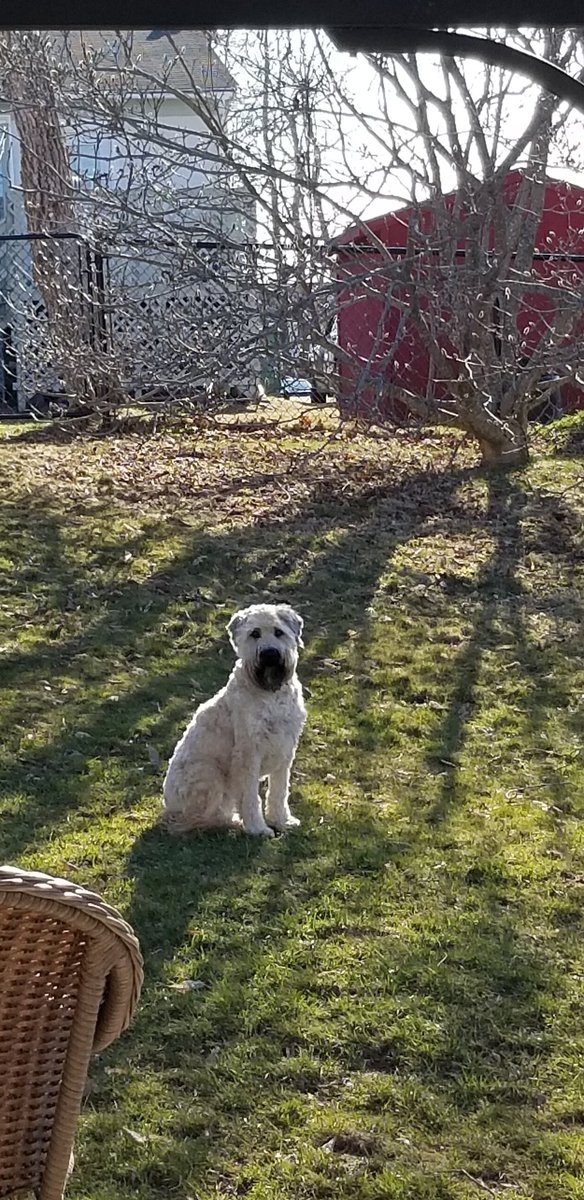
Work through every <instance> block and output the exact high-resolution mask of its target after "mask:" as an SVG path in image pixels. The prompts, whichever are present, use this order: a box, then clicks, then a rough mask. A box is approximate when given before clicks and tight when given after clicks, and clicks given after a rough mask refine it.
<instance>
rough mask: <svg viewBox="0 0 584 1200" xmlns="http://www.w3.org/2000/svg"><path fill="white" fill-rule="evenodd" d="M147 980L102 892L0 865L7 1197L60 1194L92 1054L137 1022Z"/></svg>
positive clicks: (1, 1128) (0, 1092)
mask: <svg viewBox="0 0 584 1200" xmlns="http://www.w3.org/2000/svg"><path fill="white" fill-rule="evenodd" d="M142 978H143V967H142V956H141V954H140V947H139V945H138V942H137V939H136V938H135V936H134V934H133V932H132V930H131V929H130V927H129V925H126V923H125V921H123V920H122V918H121V917H120V915H119V913H117V912H116V911H115V909H113V908H110V907H109V905H107V904H105V903H104V902H103V900H101V899H100V897H99V896H96V895H95V894H94V893H93V892H89V891H86V889H85V888H82V887H78V886H77V885H76V884H73V883H67V881H66V880H64V879H54V878H52V877H51V876H50V875H42V874H40V873H38V872H37V871H21V870H19V869H18V868H17V867H1V868H0V1197H7V1196H12V1195H14V1193H18V1192H34V1193H35V1194H36V1195H37V1196H38V1197H39V1200H61V1197H62V1195H63V1189H64V1187H65V1184H66V1182H67V1179H68V1176H69V1174H70V1169H71V1165H72V1161H73V1159H72V1146H73V1138H74V1134H75V1127H76V1124H77V1119H78V1117H79V1110H80V1107H81V1101H82V1096H83V1089H84V1086H85V1082H86V1078H87V1068H88V1064H89V1058H90V1055H91V1054H92V1053H95V1052H96V1051H98V1050H103V1048H104V1047H105V1046H108V1045H109V1043H110V1042H113V1041H114V1039H115V1038H117V1037H118V1035H119V1034H120V1033H122V1032H123V1030H124V1029H126V1027H127V1026H128V1025H129V1023H130V1020H131V1017H132V1014H133V1012H134V1009H135V1007H136V1004H137V1002H138V997H139V995H140V989H141V986H142Z"/></svg>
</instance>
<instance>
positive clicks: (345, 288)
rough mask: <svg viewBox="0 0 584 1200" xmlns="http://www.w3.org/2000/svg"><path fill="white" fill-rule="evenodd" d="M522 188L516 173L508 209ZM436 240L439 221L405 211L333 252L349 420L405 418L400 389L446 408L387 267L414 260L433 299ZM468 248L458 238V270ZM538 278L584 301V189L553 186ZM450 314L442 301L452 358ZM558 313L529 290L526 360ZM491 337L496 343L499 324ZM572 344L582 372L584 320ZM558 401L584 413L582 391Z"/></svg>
mask: <svg viewBox="0 0 584 1200" xmlns="http://www.w3.org/2000/svg"><path fill="white" fill-rule="evenodd" d="M522 179H523V176H522V174H521V172H520V171H515V172H513V173H511V174H510V175H508V176H507V178H506V180H505V184H504V194H505V199H506V200H507V202H508V204H509V207H510V208H511V207H512V206H513V204H514V202H515V200H516V197H517V193H518V190H519V187H520V185H521V182H522ZM456 200H457V195H456V193H452V194H451V195H450V196H447V197H446V198H445V201H444V206H445V210H446V213H448V212H452V210H453V207H454V204H455V203H456ZM463 220H464V214H462V221H463ZM459 228H460V226H459ZM434 231H435V211H434V210H433V209H432V208H431V207H428V208H422V209H420V208H418V209H415V210H414V209H413V208H403V209H400V210H398V211H396V212H391V213H387V214H385V215H384V216H382V217H375V218H374V219H373V220H371V221H369V222H368V223H367V225H366V227H364V228H363V227H362V228H360V229H358V228H356V227H352V228H351V229H348V230H347V231H346V232H345V233H344V234H343V235H342V236H341V237H340V238H339V239H338V241H337V243H336V248H337V278H338V280H339V285H340V286H339V297H338V315H337V321H338V342H339V348H340V350H341V351H342V352H343V353H341V354H340V355H339V375H340V398H341V405H342V408H343V410H344V412H345V414H347V415H348V414H349V413H353V414H354V413H355V412H357V413H360V414H361V415H363V416H368V415H373V413H375V414H376V415H377V416H379V415H381V416H384V415H385V416H394V417H395V416H403V415H404V413H405V411H406V408H405V405H404V402H403V401H400V399H399V390H400V389H404V390H407V391H408V392H410V393H413V394H414V395H416V396H419V397H422V398H423V397H427V396H428V397H429V396H434V397H436V398H437V399H444V398H446V396H447V394H448V383H447V381H441V380H440V379H436V378H435V377H434V375H433V372H432V368H431V364H430V359H429V355H428V352H427V350H426V348H425V346H424V344H423V341H422V337H421V334H420V333H419V332H418V329H417V328H416V327H415V325H414V322H413V321H412V320H411V318H409V317H408V316H407V314H406V315H405V317H404V315H403V314H402V310H401V309H400V307H399V306H398V304H397V303H396V302H395V299H394V302H393V303H392V296H393V297H394V298H397V297H399V290H398V289H399V286H400V285H399V280H398V281H397V282H396V274H395V267H394V266H392V269H391V276H390V274H389V272H388V267H387V263H388V259H389V260H390V261H391V262H392V263H397V262H399V260H400V259H401V258H402V257H403V256H404V255H405V254H406V253H407V255H408V260H409V262H410V263H411V262H412V258H413V257H414V258H415V262H416V263H417V264H419V265H418V266H417V267H416V272H417V276H416V277H417V284H418V295H420V293H423V291H424V288H425V287H426V286H427V291H428V293H429V291H430V288H431V279H432V276H433V277H434V280H435V281H436V279H437V275H436V269H437V268H438V269H439V268H440V264H441V251H440V249H439V248H437V249H434V248H433V247H432V240H433V237H434ZM464 244H465V239H464V238H463V237H461V238H460V240H459V242H458V243H457V246H456V249H455V255H454V257H455V261H456V263H457V265H459V264H462V263H464V260H465V249H464ZM384 264H385V275H384ZM410 270H411V268H410ZM533 275H535V277H536V278H538V279H541V280H542V282H545V283H546V284H548V285H549V284H551V285H553V284H554V283H555V284H556V285H557V284H558V283H559V282H560V281H561V283H562V285H566V284H567V283H569V284H570V285H571V286H572V288H573V289H574V290H575V291H576V292H577V293H578V294H583V295H584V188H579V187H575V186H574V185H573V184H569V183H564V182H561V181H558V180H552V179H549V180H548V181H547V183H546V188H545V198H544V206H543V216H542V219H541V221H540V223H539V228H538V231H537V238H536V255H535V257H534V263H533V272H532V277H533ZM410 277H411V276H410ZM422 281H423V282H422ZM425 281H427V284H426V282H425ZM420 284H422V286H421V287H420ZM436 286H437V287H440V284H439V283H438V284H437V285H436ZM441 303H442V301H441V299H440V304H441ZM420 307H423V295H422V299H421V300H420ZM447 307H448V305H447V299H446V298H445V301H444V310H445V311H444V322H443V329H444V331H445V332H444V334H443V335H442V337H441V344H442V345H443V346H444V347H445V349H446V350H447V351H448V350H449V349H450V347H449V344H448V333H447V329H448V314H447V311H446V310H447ZM553 312H554V300H553V297H550V294H549V292H548V293H547V294H546V293H544V292H542V293H537V292H533V291H532V290H531V289H530V291H529V293H526V294H525V295H524V298H523V300H522V302H521V310H520V312H519V314H518V318H517V326H518V332H519V334H520V338H521V350H522V353H524V354H525V355H526V356H527V357H528V356H529V352H530V350H531V351H533V350H534V349H535V348H536V346H537V344H538V342H539V340H540V339H541V337H542V332H543V328H544V327H545V322H546V317H548V316H551V315H552V314H553ZM493 337H494V339H495V341H496V323H495V327H494V329H493ZM572 337H574V340H575V342H577V344H578V350H579V352H578V354H577V355H575V356H574V363H573V365H574V366H577V364H578V359H580V358H581V356H582V350H581V347H582V344H583V342H584V313H583V320H582V326H581V328H580V329H579V331H578V336H577V338H575V335H574V334H573V333H572ZM396 393H397V396H398V399H397V400H396ZM560 398H561V408H562V411H564V412H570V411H574V410H575V409H578V408H583V407H584V389H582V390H581V389H580V388H578V387H577V386H576V385H573V384H563V385H562V387H561V389H560Z"/></svg>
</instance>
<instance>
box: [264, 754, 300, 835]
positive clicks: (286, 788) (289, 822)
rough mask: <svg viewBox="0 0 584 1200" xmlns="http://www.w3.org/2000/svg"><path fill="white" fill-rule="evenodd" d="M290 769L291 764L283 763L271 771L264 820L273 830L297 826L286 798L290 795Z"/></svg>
mask: <svg viewBox="0 0 584 1200" xmlns="http://www.w3.org/2000/svg"><path fill="white" fill-rule="evenodd" d="M290 768H291V763H283V764H282V766H279V767H277V768H276V770H275V771H272V773H271V775H270V781H269V785H268V798H267V801H266V820H267V822H268V824H270V825H272V826H273V827H274V829H292V828H293V827H294V826H296V825H299V824H300V821H299V820H298V817H293V816H292V813H291V812H290V806H289V804H288V796H289V794H290Z"/></svg>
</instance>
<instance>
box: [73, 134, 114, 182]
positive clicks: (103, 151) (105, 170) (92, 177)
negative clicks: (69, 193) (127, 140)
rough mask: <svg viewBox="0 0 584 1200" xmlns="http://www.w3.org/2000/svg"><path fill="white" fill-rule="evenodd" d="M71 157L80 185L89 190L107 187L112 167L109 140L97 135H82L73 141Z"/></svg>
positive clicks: (74, 173) (74, 172)
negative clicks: (99, 185) (99, 186)
mask: <svg viewBox="0 0 584 1200" xmlns="http://www.w3.org/2000/svg"><path fill="white" fill-rule="evenodd" d="M70 157H71V170H72V172H73V175H74V176H75V179H76V180H77V181H78V182H79V184H83V186H84V187H87V188H92V187H94V186H95V185H96V184H102V185H107V182H108V178H109V172H110V165H111V147H110V144H109V140H106V139H105V138H100V137H99V135H97V134H95V135H93V136H92V135H91V134H85V135H80V136H78V137H76V138H74V140H73V144H72V148H71V156H70Z"/></svg>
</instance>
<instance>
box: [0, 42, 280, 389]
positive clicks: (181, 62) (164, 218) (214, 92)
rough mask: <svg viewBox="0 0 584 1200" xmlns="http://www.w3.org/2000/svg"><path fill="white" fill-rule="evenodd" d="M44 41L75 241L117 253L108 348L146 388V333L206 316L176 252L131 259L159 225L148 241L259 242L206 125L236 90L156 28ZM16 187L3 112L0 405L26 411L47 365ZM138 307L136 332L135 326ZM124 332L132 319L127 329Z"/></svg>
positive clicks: (12, 145) (14, 147) (203, 53)
mask: <svg viewBox="0 0 584 1200" xmlns="http://www.w3.org/2000/svg"><path fill="white" fill-rule="evenodd" d="M50 37H51V46H52V49H51V57H52V61H53V63H54V69H55V72H56V75H57V77H58V78H59V81H60V86H59V88H57V95H62V96H63V97H64V99H63V102H62V103H63V109H64V111H63V112H60V113H59V115H60V118H61V121H62V126H63V130H64V134H65V137H66V142H67V145H68V148H69V151H70V163H71V170H72V179H73V183H74V186H75V188H76V189H78V199H77V203H76V204H75V212H76V221H75V230H74V231H75V233H78V234H81V235H83V236H87V238H88V239H90V240H94V239H95V237H96V236H98V237H99V238H100V239H101V242H102V244H104V246H105V249H106V251H109V250H110V249H112V244H111V243H112V242H113V249H114V250H115V251H120V253H119V257H118V259H116V257H115V254H113V255H112V258H111V262H109V263H108V279H110V280H111V286H112V288H113V289H114V293H115V295H116V297H117V298H118V304H117V308H116V316H117V324H116V327H115V336H116V337H117V338H118V339H120V344H121V342H123V340H124V336H126V341H127V340H128V337H129V338H130V340H131V354H132V358H133V359H134V360H136V363H137V366H136V372H135V376H136V377H135V378H134V379H132V380H131V381H129V382H130V384H131V386H134V387H136V388H138V387H145V388H146V389H147V388H148V381H147V380H146V379H144V380H143V381H140V380H139V379H138V376H140V373H142V374H144V372H146V374H147V373H148V367H147V364H148V362H149V361H152V360H151V355H152V353H153V345H152V343H153V340H154V341H155V342H156V348H155V349H156V354H157V355H158V356H159V357H160V353H161V349H160V344H161V343H160V337H159V336H157V337H156V338H155V339H154V334H153V330H154V329H155V328H157V327H158V326H160V325H162V324H163V323H164V321H165V320H168V314H169V312H170V310H171V308H172V311H173V312H176V311H178V310H179V309H181V312H182V315H183V324H184V321H185V320H186V321H187V323H188V321H192V319H193V318H192V315H191V313H190V309H191V307H192V303H193V302H196V303H197V304H198V305H199V312H200V306H201V304H202V305H203V306H204V305H205V303H206V300H207V297H206V295H205V294H203V293H202V292H201V287H200V284H199V283H197V288H196V294H195V292H194V291H193V287H192V286H191V285H190V284H186V283H185V280H184V277H182V278H181V279H179V277H178V273H177V276H176V278H175V279H174V280H173V279H172V278H171V275H172V270H171V271H170V273H169V262H170V263H171V264H172V262H173V254H172V251H171V252H170V253H162V254H161V257H160V261H158V259H157V257H156V255H153V254H152V252H151V249H152V247H151V246H150V248H149V251H148V253H143V252H140V253H138V252H137V251H136V252H134V251H133V249H132V247H133V246H136V245H137V244H138V243H139V244H140V245H141V246H144V244H145V243H147V242H152V229H153V227H155V235H154V242H155V241H156V237H158V238H159V239H162V240H163V241H164V240H165V238H166V236H167V235H168V237H169V238H170V241H171V242H172V238H173V236H174V234H176V236H177V239H179V240H180V239H181V238H182V241H183V243H184V242H185V238H186V237H187V236H188V237H191V238H196V237H198V238H200V239H201V241H206V242H212V241H214V240H216V241H217V242H218V243H223V242H225V241H228V242H229V243H230V244H231V245H233V243H236V244H242V243H250V242H253V241H254V240H255V228H256V227H255V212H254V206H253V203H252V202H250V200H249V197H248V196H247V195H246V193H245V192H244V191H243V190H242V189H241V188H240V187H239V186H238V185H237V182H236V181H234V175H233V172H232V171H231V170H230V167H229V163H228V162H226V161H225V158H224V156H223V155H222V154H221V151H220V149H219V147H218V145H217V139H216V137H214V135H213V121H214V118H215V117H216V118H218V121H219V124H220V123H221V121H222V120H223V118H224V117H225V115H226V112H227V111H228V108H229V104H230V102H231V101H232V99H233V97H234V94H235V89H236V84H235V81H234V80H233V78H232V76H231V75H230V74H229V72H228V71H227V69H226V67H225V66H224V64H223V63H222V62H221V61H220V59H219V58H218V56H217V55H216V53H215V52H214V50H213V48H212V47H211V45H210V42H209V39H208V37H207V35H206V34H205V33H204V32H203V31H201V30H192V31H181V33H180V34H179V35H177V36H176V38H174V37H173V40H172V43H171V40H170V38H169V37H168V36H167V35H166V34H165V32H164V31H158V30H156V31H155V30H150V31H149V30H141V31H132V32H130V33H124V32H121V33H120V32H119V31H118V32H116V31H99V32H96V31H89V32H83V33H68V34H63V33H55V34H51V35H50ZM206 113H207V114H208V121H206V120H205V114H206ZM20 179H21V177H20V146H19V137H18V129H17V121H16V119H15V114H14V112H11V111H9V110H8V109H7V108H6V106H5V107H4V111H0V330H1V332H2V339H3V349H4V353H3V361H2V365H3V370H2V372H1V373H0V401H1V400H2V399H3V400H4V402H7V403H9V404H11V405H12V406H14V405H15V404H16V405H17V406H18V407H19V408H23V407H25V406H26V404H27V402H28V400H29V399H30V397H31V395H34V394H36V393H38V392H39V391H42V390H43V388H46V387H47V384H46V378H47V372H49V374H50V363H47V362H46V361H44V359H45V358H46V357H47V355H46V354H45V349H44V347H43V339H42V310H43V305H42V298H41V297H40V296H39V294H38V292H36V289H35V287H34V282H33V276H32V258H31V248H30V240H29V237H28V230H27V218H26V211H25V205H24V203H23V193H22V188H21V182H20ZM108 240H109V241H110V245H107V242H108ZM176 258H177V256H176V255H175V260H176ZM161 264H163V265H161ZM177 272H178V267H177ZM161 279H163V284H161V282H160V280H161ZM161 287H162V292H161ZM172 287H174V294H173V298H172V305H170V307H169V289H172ZM162 293H164V295H163V297H162V299H161V296H162ZM179 293H180V294H179ZM145 296H147V301H146V300H145V299H144V297H145ZM138 301H139V305H138ZM213 303H215V301H213ZM132 305H133V306H134V308H136V311H137V312H139V317H140V321H141V326H140V329H138V327H137V325H136V320H135V319H133V318H132V319H130V316H129V314H130V308H131V307H132ZM124 321H126V324H127V323H128V321H129V326H128V329H126V330H125V328H124ZM169 350H170V347H169Z"/></svg>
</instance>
